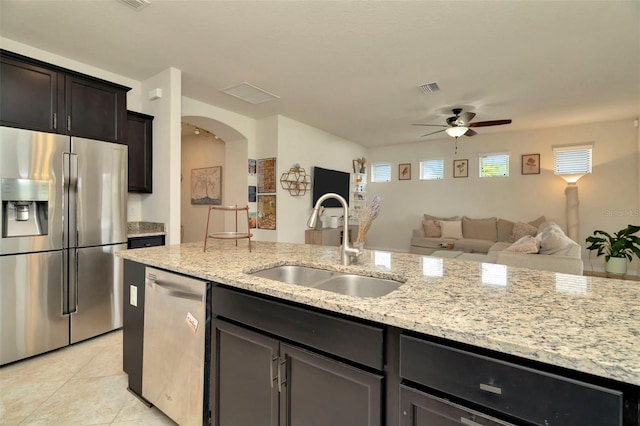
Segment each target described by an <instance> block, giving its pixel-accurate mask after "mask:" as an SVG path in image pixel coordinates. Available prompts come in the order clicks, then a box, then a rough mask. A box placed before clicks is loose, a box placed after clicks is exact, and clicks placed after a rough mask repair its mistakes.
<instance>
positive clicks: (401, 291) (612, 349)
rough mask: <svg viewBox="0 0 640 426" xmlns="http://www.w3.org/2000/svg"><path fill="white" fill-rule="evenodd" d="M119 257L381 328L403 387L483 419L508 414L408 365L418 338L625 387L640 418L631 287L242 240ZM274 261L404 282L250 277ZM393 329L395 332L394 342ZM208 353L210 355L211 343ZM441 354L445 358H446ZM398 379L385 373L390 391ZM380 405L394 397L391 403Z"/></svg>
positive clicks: (635, 290)
mask: <svg viewBox="0 0 640 426" xmlns="http://www.w3.org/2000/svg"><path fill="white" fill-rule="evenodd" d="M118 256H120V257H122V258H124V259H126V260H130V261H133V262H137V263H140V264H143V265H147V266H151V267H155V268H159V269H163V270H167V271H172V272H177V273H179V274H184V275H187V276H190V277H195V278H199V279H202V280H205V281H208V282H211V283H216V285H222V287H223V288H225V289H238V290H240V291H242V292H243V294H250V295H256V296H265V297H267V298H268V300H275V301H281V302H282V303H283V304H285V305H286V304H292V305H294V306H296V307H301V306H302V307H309V309H312V310H313V311H314V312H327V313H334V314H336V315H338V316H340V317H341V318H342V317H343V318H353V319H354V320H357V321H363V322H366V323H367V324H375V325H380V326H381V327H384V330H385V333H386V334H385V349H384V350H385V351H386V352H385V353H384V356H382V358H383V359H384V362H385V363H389V362H390V360H391V361H392V363H395V364H396V367H398V368H395V370H402V368H401V367H399V365H400V364H402V362H404V365H403V367H404V368H405V371H406V374H403V373H402V372H400V373H399V374H400V378H399V379H398V383H399V382H400V381H402V386H406V385H407V383H408V384H413V383H414V382H415V384H416V386H417V387H418V388H419V390H420V391H424V390H425V389H427V388H429V389H431V388H435V389H436V393H437V394H438V396H439V397H447V399H448V398H449V397H451V399H452V400H453V401H456V402H460V401H463V402H464V401H465V400H467V399H468V400H471V401H472V408H473V409H476V410H480V411H483V410H482V408H483V407H484V406H485V405H488V406H489V409H488V412H489V413H490V414H492V413H494V411H492V410H494V409H495V410H497V411H499V412H504V410H502V409H501V408H492V406H491V401H490V402H489V403H487V404H485V403H484V401H477V400H476V399H474V396H468V395H465V394H464V393H461V394H458V393H457V392H455V391H451V390H449V388H447V385H446V384H444V385H440V384H431V383H423V382H422V381H421V380H422V378H421V377H422V376H421V374H422V373H421V372H412V371H410V370H411V369H410V368H409V367H408V366H407V363H408V362H409V360H410V359H411V351H413V350H414V349H415V345H414V343H415V342H414V341H413V340H416V339H419V338H422V337H424V338H425V339H426V341H428V344H429V345H431V346H433V347H435V348H436V349H437V350H441V349H443V348H449V346H450V345H453V346H452V347H453V349H454V350H455V351H457V352H456V353H461V352H465V354H466V352H469V354H471V355H473V356H476V357H477V358H478V357H479V358H482V360H485V358H486V359H489V358H492V357H493V355H494V354H495V355H497V356H498V358H499V361H500V362H502V363H504V362H515V363H517V364H518V365H521V366H522V367H523V368H525V369H530V368H531V367H536V368H538V367H540V368H542V370H543V372H544V373H545V374H553V375H557V374H558V373H566V376H568V377H570V380H576V379H577V380H585V381H586V382H587V383H590V384H594V386H603V385H606V386H604V387H605V388H607V389H608V388H613V389H614V390H621V392H622V391H623V392H624V407H625V408H624V410H625V420H624V424H625V425H626V424H637V421H638V419H637V417H638V405H637V404H638V402H637V398H638V387H639V386H640V287H638V286H637V283H634V282H628V281H620V280H610V279H604V278H596V277H585V276H573V275H564V274H557V273H551V272H543V271H533V270H527V269H520V268H510V267H506V266H503V265H494V264H483V263H477V262H468V261H461V260H455V259H441V258H434V257H429V256H418V255H411V254H404V253H389V252H381V251H369V250H367V251H365V252H364V254H363V255H362V256H360V258H359V259H358V262H357V264H355V265H351V266H342V265H340V254H339V250H338V248H336V247H326V246H314V245H300V244H288V243H271V242H254V247H253V250H252V252H251V253H250V252H249V251H248V249H247V248H246V247H245V246H244V245H243V244H239V246H238V247H236V246H235V245H233V244H230V243H229V242H224V241H220V242H212V243H211V244H210V245H208V247H207V252H206V253H203V252H202V244H201V243H192V244H182V245H171V246H166V247H153V248H148V249H143V250H128V251H121V252H119V253H118ZM279 265H302V266H308V267H316V268H321V269H329V270H334V271H340V272H349V273H354V274H359V275H367V276H373V277H380V278H387V279H393V280H397V281H402V282H403V284H402V285H401V286H400V287H399V288H398V289H397V290H395V291H393V292H391V293H389V294H387V295H385V296H382V297H377V298H359V297H352V296H345V295H341V294H338V293H333V292H328V291H323V290H317V289H314V288H312V287H303V286H299V285H294V284H287V283H282V282H278V281H273V280H269V279H266V278H259V277H256V276H252V275H248V273H251V272H255V271H257V270H262V269H266V268H269V267H274V266H279ZM214 294H215V293H214ZM213 315H214V316H215V315H216V312H215V309H214V312H213ZM390 330H391V331H390ZM394 330H399V332H400V334H402V335H401V336H400V337H399V338H394V337H392V336H394ZM276 334H277V333H276ZM412 339H413V340H412ZM429 339H431V340H429ZM434 339H435V340H434ZM394 340H395V341H402V342H401V343H400V345H401V347H403V348H404V349H403V350H397V351H395V352H394V351H393V350H389V348H388V347H386V346H388V344H389V342H392V341H394ZM416 341H417V340H416ZM403 344H404V346H402V345H403ZM213 345H214V349H215V348H216V345H215V342H214V343H213ZM412 345H413V346H412ZM419 345H420V342H418V346H419ZM311 346H313V345H311ZM431 346H430V347H431ZM410 348H411V350H410ZM476 348H477V349H478V351H475V349H476ZM418 350H421V349H420V348H419V347H418ZM403 351H404V352H403ZM394 353H395V354H396V355H397V356H394ZM500 355H504V356H503V357H501V356H500ZM443 356H444V358H451V357H449V356H447V355H446V353H445V354H444V355H443ZM465 356H466V355H465ZM393 358H401V359H402V361H398V360H393ZM340 359H341V360H342V358H340ZM347 361H349V360H348V359H347ZM467 361H468V360H466V359H465V360H464V363H467ZM356 362H357V361H356ZM469 362H471V361H469ZM425 363H427V361H426V360H425ZM385 365H386V364H385ZM546 366H548V367H549V368H548V369H546V368H545V367H546ZM378 370H380V371H382V370H385V371H387V373H388V372H389V371H391V372H392V373H393V371H394V368H389V366H388V365H386V366H385V367H384V368H378ZM212 375H213V374H212ZM381 376H385V374H382V375H381ZM554 377H555V376H554ZM213 379H214V378H213V377H212V380H213ZM393 382H394V380H393V379H392V378H391V377H389V376H386V382H385V383H386V384H385V386H387V389H388V388H389V385H390V384H392V383H393ZM420 386H425V388H421V387H420ZM480 388H481V389H482V385H480ZM485 388H487V386H485ZM496 389H499V388H495V387H491V386H489V392H494V393H496V392H502V391H501V390H500V391H497V390H496ZM485 390H486V389H485ZM405 391H406V389H403V392H405ZM546 391H548V389H547V390H546ZM213 392H214V393H215V390H214V391H213ZM442 392H444V394H446V395H443V394H442ZM451 394H453V396H452V395H451ZM456 398H460V401H458V399H456ZM387 399H388V400H393V398H390V397H389V395H387ZM621 400H622V399H621ZM416 404H417V403H416ZM414 405H415V404H414ZM418 405H420V404H418ZM394 409H395V408H394V407H387V410H386V411H387V413H386V414H385V415H384V416H386V418H387V421H386V423H387V424H389V425H391V424H397V423H399V421H398V422H393V423H392V421H393V415H392V414H390V413H389V412H393V411H394ZM414 409H415V407H414ZM402 410H404V409H403V408H401V411H402ZM516 414H517V413H516ZM516 417H517V416H516ZM516 417H513V418H512V417H509V416H507V420H509V421H513V422H517V420H516ZM523 417H525V418H527V419H529V417H527V416H525V415H524V414H523ZM396 418H397V417H396ZM517 418H520V417H517ZM476 421H477V418H476ZM536 421H537V420H533V422H536ZM545 421H546V420H545ZM630 422H635V423H630ZM406 424H419V423H406ZM479 424H500V423H481V422H480V423H479ZM541 424H544V423H541ZM548 424H569V423H566V422H565V423H562V422H560V423H553V422H552V421H550V422H548ZM611 424H622V423H621V422H618V423H611Z"/></svg>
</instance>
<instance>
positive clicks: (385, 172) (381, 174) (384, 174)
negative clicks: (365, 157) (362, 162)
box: [371, 163, 391, 182]
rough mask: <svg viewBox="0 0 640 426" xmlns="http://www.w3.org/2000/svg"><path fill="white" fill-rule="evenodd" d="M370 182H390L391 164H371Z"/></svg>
mask: <svg viewBox="0 0 640 426" xmlns="http://www.w3.org/2000/svg"><path fill="white" fill-rule="evenodd" d="M371 182H391V163H375V164H372V165H371Z"/></svg>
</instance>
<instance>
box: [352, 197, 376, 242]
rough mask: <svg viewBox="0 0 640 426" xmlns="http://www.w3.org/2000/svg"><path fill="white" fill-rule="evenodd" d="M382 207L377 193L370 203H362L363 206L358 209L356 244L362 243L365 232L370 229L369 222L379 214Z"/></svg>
mask: <svg viewBox="0 0 640 426" xmlns="http://www.w3.org/2000/svg"><path fill="white" fill-rule="evenodd" d="M381 208H382V198H380V197H378V196H377V195H376V196H375V197H373V200H371V203H367V204H365V205H364V208H363V209H362V210H361V211H360V227H359V228H358V238H357V239H356V246H363V245H364V238H365V237H366V236H367V232H369V229H371V224H372V223H373V221H374V220H376V218H377V217H378V214H380V209H381Z"/></svg>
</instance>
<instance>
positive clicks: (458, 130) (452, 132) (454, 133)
mask: <svg viewBox="0 0 640 426" xmlns="http://www.w3.org/2000/svg"><path fill="white" fill-rule="evenodd" d="M467 130H469V128H468V127H464V126H456V127H447V128H446V129H445V132H447V134H448V135H449V136H451V137H452V138H457V137H460V136H462V135H464V134H465V133H467Z"/></svg>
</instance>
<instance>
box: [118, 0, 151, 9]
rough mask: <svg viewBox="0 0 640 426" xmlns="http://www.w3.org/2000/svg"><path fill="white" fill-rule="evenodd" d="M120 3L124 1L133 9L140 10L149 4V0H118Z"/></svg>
mask: <svg viewBox="0 0 640 426" xmlns="http://www.w3.org/2000/svg"><path fill="white" fill-rule="evenodd" d="M120 3H124V4H126V5H127V6H129V7H132V8H134V9H135V10H141V9H143V8H144V7H145V6H148V5H149V3H150V2H149V0H120Z"/></svg>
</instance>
